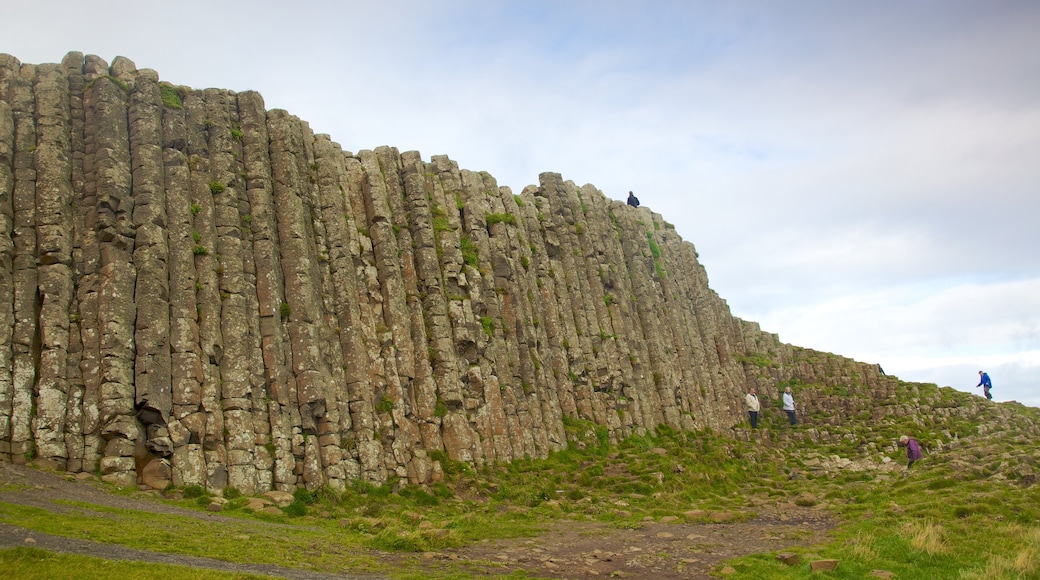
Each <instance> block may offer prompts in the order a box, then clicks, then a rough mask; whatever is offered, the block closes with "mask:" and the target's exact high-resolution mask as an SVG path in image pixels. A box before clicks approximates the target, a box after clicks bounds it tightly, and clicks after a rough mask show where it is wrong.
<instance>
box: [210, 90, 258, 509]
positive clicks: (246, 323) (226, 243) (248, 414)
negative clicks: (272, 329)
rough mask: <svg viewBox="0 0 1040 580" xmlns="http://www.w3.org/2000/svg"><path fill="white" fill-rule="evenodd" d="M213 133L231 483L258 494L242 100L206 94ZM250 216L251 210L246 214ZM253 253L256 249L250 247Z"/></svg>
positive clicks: (222, 367)
mask: <svg viewBox="0 0 1040 580" xmlns="http://www.w3.org/2000/svg"><path fill="white" fill-rule="evenodd" d="M206 119H207V120H208V121H209V123H210V129H209V160H210V163H209V170H210V177H211V179H212V181H211V183H212V184H213V187H212V188H211V192H212V194H213V209H214V226H215V229H216V235H217V238H216V252H217V254H216V258H217V275H218V281H219V288H220V326H221V335H222V336H223V345H224V353H223V357H222V358H221V359H220V384H221V393H220V396H221V401H220V402H221V407H222V408H223V412H224V432H225V434H224V444H225V445H226V447H227V470H228V481H227V483H228V485H230V486H232V487H234V488H236V489H238V490H239V491H242V492H243V493H247V494H252V493H255V491H256V489H257V474H256V466H255V465H254V462H253V455H254V452H255V435H254V433H253V413H252V406H253V399H252V398H251V395H252V393H251V390H252V389H251V387H252V385H251V383H250V361H251V356H250V341H249V337H250V331H251V322H252V321H253V320H254V318H253V317H251V316H249V313H248V311H247V309H246V307H247V299H246V294H247V292H248V291H252V290H253V289H252V288H250V287H249V286H248V285H247V283H246V280H245V271H244V259H243V254H244V253H245V252H246V251H247V249H246V248H245V247H244V245H243V243H242V229H243V222H242V217H241V216H240V215H239V205H240V204H242V205H245V206H246V207H248V203H247V202H246V201H245V200H243V199H241V198H242V197H244V195H243V194H244V186H245V180H244V179H243V178H242V175H241V174H242V168H241V167H240V166H239V163H238V159H239V158H240V156H241V141H242V139H243V138H244V135H243V133H242V130H241V129H240V128H239V127H240V124H239V121H238V100H237V98H236V97H235V95H234V94H233V93H229V92H225V91H215V90H210V91H207V92H206ZM246 215H249V212H248V211H247V212H246ZM248 251H250V252H251V251H252V248H251V247H249V248H248Z"/></svg>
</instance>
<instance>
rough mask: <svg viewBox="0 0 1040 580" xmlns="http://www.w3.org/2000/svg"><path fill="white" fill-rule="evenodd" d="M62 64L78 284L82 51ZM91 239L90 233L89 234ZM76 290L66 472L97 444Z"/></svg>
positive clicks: (90, 464) (86, 466)
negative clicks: (92, 439) (86, 400)
mask: <svg viewBox="0 0 1040 580" xmlns="http://www.w3.org/2000/svg"><path fill="white" fill-rule="evenodd" d="M62 66H63V67H64V69H65V75H66V77H67V79H68V85H69V143H70V147H71V151H70V154H71V165H72V167H71V180H72V182H71V187H72V193H73V197H72V200H71V202H72V207H71V208H70V209H71V210H72V211H71V220H72V264H71V266H72V279H73V281H74V282H75V283H76V284H78V283H79V282H80V280H81V279H82V276H83V247H84V238H85V236H86V235H88V232H87V231H86V223H85V219H84V214H83V207H82V204H83V194H84V185H85V180H84V176H83V87H84V85H85V82H84V80H83V53H81V52H70V53H68V54H67V55H65V58H64V59H62ZM90 237H92V238H93V233H92V232H91V233H90ZM78 295H79V289H78V288H76V290H75V292H74V293H73V295H72V304H71V307H70V309H69V314H68V317H69V358H68V363H67V375H66V376H67V379H68V382H69V387H68V396H67V397H66V399H67V405H66V411H65V426H64V427H65V447H66V448H67V450H68V463H67V464H66V469H67V470H68V471H93V469H94V466H95V465H96V464H97V459H96V455H97V445H96V444H95V445H93V447H92V448H91V450H90V458H89V460H87V459H86V457H85V455H86V454H87V448H86V440H85V438H84V433H83V420H84V414H83V369H82V367H81V365H82V363H83V327H82V325H81V314H80V304H79V300H78V297H79V296H78Z"/></svg>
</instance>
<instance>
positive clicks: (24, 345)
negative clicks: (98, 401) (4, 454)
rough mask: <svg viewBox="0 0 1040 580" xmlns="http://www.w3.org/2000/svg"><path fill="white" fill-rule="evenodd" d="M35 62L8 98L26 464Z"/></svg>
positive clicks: (17, 361) (34, 332)
mask: <svg viewBox="0 0 1040 580" xmlns="http://www.w3.org/2000/svg"><path fill="white" fill-rule="evenodd" d="M35 76H36V67H34V66H32V65H21V66H19V67H18V68H17V72H16V74H13V75H11V76H10V77H9V84H8V91H9V94H8V97H7V99H8V102H9V103H10V104H11V112H12V115H13V117H14V159H13V164H14V193H13V209H14V228H13V229H12V232H11V237H12V238H13V239H14V267H13V269H14V305H13V311H14V332H13V334H12V337H11V343H12V344H11V347H12V355H13V359H14V360H13V363H14V364H13V369H14V370H13V377H12V381H13V384H12V394H11V460H12V461H14V462H16V463H23V462H25V461H27V460H28V459H31V458H32V457H34V456H35V454H36V447H35V445H34V443H33V441H32V431H31V420H32V417H33V414H34V405H33V402H34V401H33V399H34V396H35V392H34V391H35V383H36V368H37V366H38V364H39V355H40V334H39V328H38V327H37V324H36V323H37V320H38V317H39V307H40V305H39V296H38V294H37V285H38V278H37V274H38V273H37V269H36V170H35V169H33V153H32V152H33V150H34V149H35V148H36V120H35V117H34V114H33V113H34V109H35V107H34V104H33V95H32V79H33V78H34V77H35Z"/></svg>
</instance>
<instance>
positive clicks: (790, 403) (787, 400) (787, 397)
mask: <svg viewBox="0 0 1040 580" xmlns="http://www.w3.org/2000/svg"><path fill="white" fill-rule="evenodd" d="M784 412H785V413H787V418H788V419H790V420H791V424H792V425H797V424H798V419H797V418H796V417H795V415H794V395H792V394H791V387H787V388H786V389H784Z"/></svg>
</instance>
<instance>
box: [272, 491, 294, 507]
mask: <svg viewBox="0 0 1040 580" xmlns="http://www.w3.org/2000/svg"><path fill="white" fill-rule="evenodd" d="M264 497H266V498H267V499H269V500H271V501H272V502H274V505H276V506H278V507H286V506H288V505H289V504H291V503H292V502H294V501H296V498H295V497H293V494H291V493H289V492H287V491H278V490H272V491H267V492H264Z"/></svg>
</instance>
